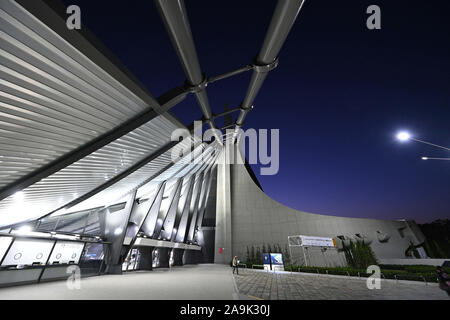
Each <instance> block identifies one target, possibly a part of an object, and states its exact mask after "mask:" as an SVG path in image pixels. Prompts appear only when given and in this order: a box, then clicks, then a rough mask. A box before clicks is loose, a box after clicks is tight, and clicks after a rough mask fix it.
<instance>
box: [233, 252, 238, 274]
mask: <svg viewBox="0 0 450 320" xmlns="http://www.w3.org/2000/svg"><path fill="white" fill-rule="evenodd" d="M232 265H233V273H234V271H235V270H236V274H239V261H238V257H237V256H234V258H233V263H232Z"/></svg>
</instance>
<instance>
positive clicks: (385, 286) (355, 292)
mask: <svg viewBox="0 0 450 320" xmlns="http://www.w3.org/2000/svg"><path fill="white" fill-rule="evenodd" d="M235 280H236V284H237V287H238V289H239V293H240V294H241V295H247V296H249V297H251V298H256V299H265V300H278V299H279V300H356V299H358V300H386V299H387V300H413V299H421V300H422V299H423V300H442V299H449V297H448V295H447V294H446V293H445V292H444V291H442V290H440V289H439V287H438V285H437V284H436V283H429V284H425V283H422V282H414V281H398V282H396V281H395V280H381V289H379V290H377V289H373V290H369V289H368V288H367V285H366V279H365V278H356V277H337V276H328V275H316V274H307V273H292V274H291V273H288V272H286V273H285V272H283V273H275V274H274V273H272V272H264V271H257V270H251V269H250V270H245V269H241V270H239V275H235Z"/></svg>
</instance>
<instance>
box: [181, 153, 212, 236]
mask: <svg viewBox="0 0 450 320" xmlns="http://www.w3.org/2000/svg"><path fill="white" fill-rule="evenodd" d="M214 161H215V158H214V157H211V159H208V160H207V161H205V163H203V165H202V166H201V167H200V168H199V170H197V171H196V172H195V173H193V174H192V176H191V179H193V180H192V186H191V189H189V192H190V193H189V195H188V198H187V200H186V202H185V204H184V208H183V210H182V213H181V219H180V222H179V223H176V222H175V228H176V229H177V232H176V235H172V241H175V242H184V239H185V238H186V230H187V228H188V226H189V225H190V223H191V219H192V214H193V213H194V207H193V206H194V204H195V203H196V202H197V198H198V193H199V190H200V187H199V186H200V182H201V179H202V178H203V172H204V170H205V168H206V167H208V165H209V163H210V162H212V163H213V162H214ZM188 232H189V230H188Z"/></svg>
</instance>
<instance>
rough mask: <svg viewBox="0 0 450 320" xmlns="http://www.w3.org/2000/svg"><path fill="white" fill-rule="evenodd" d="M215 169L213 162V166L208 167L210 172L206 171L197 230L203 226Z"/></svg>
mask: <svg viewBox="0 0 450 320" xmlns="http://www.w3.org/2000/svg"><path fill="white" fill-rule="evenodd" d="M213 170H214V163H212V164H211V166H210V167H209V168H208V172H207V173H206V176H205V181H204V189H203V194H202V196H201V199H200V203H199V205H200V207H199V209H198V216H197V222H196V229H197V230H199V229H200V228H201V226H202V222H203V216H204V214H205V209H206V204H207V202H208V195H209V189H210V187H211V181H212V179H211V178H212V174H213Z"/></svg>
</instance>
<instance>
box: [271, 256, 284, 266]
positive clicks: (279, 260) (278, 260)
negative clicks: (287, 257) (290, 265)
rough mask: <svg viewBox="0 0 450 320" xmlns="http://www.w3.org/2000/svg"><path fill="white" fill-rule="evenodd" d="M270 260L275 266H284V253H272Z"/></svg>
mask: <svg viewBox="0 0 450 320" xmlns="http://www.w3.org/2000/svg"><path fill="white" fill-rule="evenodd" d="M270 261H271V262H272V265H273V266H282V265H283V255H282V254H281V253H271V254H270Z"/></svg>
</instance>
